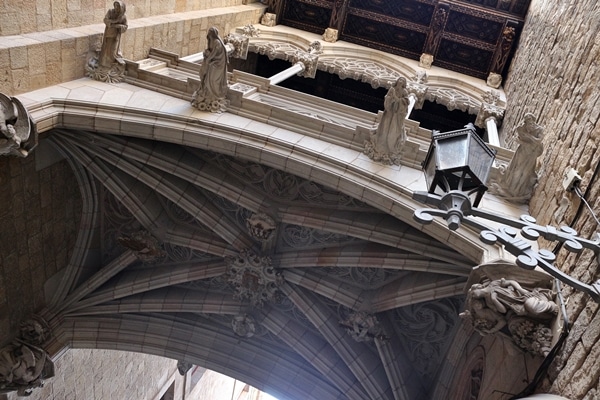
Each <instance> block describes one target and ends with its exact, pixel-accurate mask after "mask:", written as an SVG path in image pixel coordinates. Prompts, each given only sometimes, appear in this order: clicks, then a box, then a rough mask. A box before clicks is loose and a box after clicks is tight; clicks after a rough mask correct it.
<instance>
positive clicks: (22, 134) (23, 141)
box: [0, 93, 38, 157]
mask: <svg viewBox="0 0 600 400" xmlns="http://www.w3.org/2000/svg"><path fill="white" fill-rule="evenodd" d="M37 144H38V134H37V131H36V130H35V126H34V123H33V121H32V120H31V118H30V117H29V113H28V112H27V109H26V108H25V106H23V103H21V101H20V100H19V99H17V98H16V97H9V96H6V95H5V94H2V93H0V155H3V156H15V157H27V156H28V155H29V153H30V152H31V150H33V149H34V148H35V147H36V146H37Z"/></svg>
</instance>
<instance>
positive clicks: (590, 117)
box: [504, 0, 600, 400]
mask: <svg viewBox="0 0 600 400" xmlns="http://www.w3.org/2000/svg"><path fill="white" fill-rule="evenodd" d="M599 60H600V3H598V2H597V1H596V0H579V1H570V0H555V1H549V0H533V1H532V3H531V7H530V12H529V15H528V17H527V20H526V25H525V29H524V31H523V34H522V36H521V39H520V43H519V48H518V51H517V55H516V57H515V60H514V62H513V65H512V67H511V71H510V75H509V79H508V81H507V83H506V86H505V89H506V91H507V97H508V99H509V102H508V107H507V109H508V112H507V115H506V118H505V121H504V134H505V135H507V137H508V140H509V141H510V140H511V139H512V137H513V135H514V130H513V129H514V127H515V126H516V125H517V124H519V123H520V121H521V120H522V118H523V115H524V114H525V113H526V112H532V113H533V114H535V115H536V116H537V117H538V123H539V124H540V125H542V126H544V127H545V138H544V147H545V151H544V154H543V155H542V156H541V157H540V158H539V160H538V161H539V164H540V179H539V184H538V186H537V188H536V191H535V194H534V196H533V198H532V199H531V202H530V213H531V215H533V216H534V217H536V218H537V219H538V222H539V223H541V224H552V225H557V224H562V225H566V224H569V223H570V222H571V221H573V219H574V218H575V214H576V213H575V210H576V209H577V207H578V206H579V201H578V198H577V197H576V196H575V195H573V194H566V193H565V191H564V189H563V188H562V185H561V182H562V178H563V173H564V171H565V170H566V169H567V167H573V168H575V169H577V170H578V171H579V174H580V175H581V176H583V181H582V184H581V187H582V190H583V191H585V190H586V188H588V186H590V180H591V179H592V176H593V175H594V170H595V169H596V166H597V165H598V163H599V162H600V152H598V151H597V149H598V145H599V144H600V143H599V142H600V125H599V124H598V117H599V115H600V89H599V86H598V84H599V78H598V76H599V74H598V73H599V72H600V70H599V66H598V62H599ZM595 179H596V180H595V181H594V182H593V184H592V185H591V188H590V191H589V193H588V195H587V199H588V201H589V203H590V204H591V206H592V207H593V209H594V210H595V211H596V212H600V177H598V178H595ZM574 227H575V229H577V230H578V231H579V232H580V234H581V236H583V237H586V238H590V237H591V236H592V235H593V233H594V232H596V231H599V230H600V227H599V226H598V225H597V224H596V222H595V220H594V219H593V217H592V216H591V215H590V213H589V212H587V211H585V210H584V211H583V213H582V214H581V217H579V218H578V219H577V222H576V224H575V226H574ZM549 248H550V249H552V247H549ZM557 265H559V266H561V268H563V269H564V270H565V271H566V272H569V273H570V274H571V275H573V276H575V277H577V278H578V279H580V280H582V281H584V282H588V283H589V282H592V281H594V280H597V279H598V278H599V277H600V276H599V273H598V262H597V260H596V258H595V257H594V256H593V254H591V253H590V252H584V253H583V254H582V255H580V256H574V255H569V253H567V252H566V251H565V250H562V251H561V252H560V253H559V256H558V261H557ZM564 293H565V294H566V295H567V296H568V297H569V299H568V306H567V311H568V314H569V318H570V321H571V322H572V324H573V329H572V332H571V334H570V336H569V338H568V340H567V343H566V345H565V347H564V348H563V350H562V352H561V354H560V355H559V357H558V358H557V360H556V361H555V362H554V364H553V366H552V368H551V372H550V375H549V378H550V381H549V382H547V384H546V389H549V390H550V391H551V392H553V393H557V394H561V395H563V396H565V397H567V398H569V399H572V400H580V399H585V400H592V399H598V398H600V384H599V378H600V342H599V339H600V314H599V313H598V305H597V304H595V303H594V302H592V301H590V299H589V297H587V296H584V295H582V294H581V293H576V292H573V291H572V290H571V289H570V288H565V289H564Z"/></svg>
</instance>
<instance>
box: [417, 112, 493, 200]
mask: <svg viewBox="0 0 600 400" xmlns="http://www.w3.org/2000/svg"><path fill="white" fill-rule="evenodd" d="M495 157H496V151H495V150H492V149H490V148H489V147H488V146H487V145H486V144H485V142H484V141H483V140H482V139H481V138H480V137H479V136H478V135H477V132H476V131H475V127H474V126H473V124H468V125H467V126H465V127H464V129H459V130H456V131H451V132H443V133H441V132H436V131H434V133H433V136H432V140H431V145H430V146H429V151H428V152H427V156H426V157H425V161H423V170H424V171H425V180H426V182H427V189H428V191H429V193H436V191H438V192H439V190H441V191H442V192H443V193H448V192H450V191H453V190H458V191H460V192H468V193H469V194H471V193H477V195H476V197H475V201H474V202H473V206H474V207H477V206H478V205H479V202H480V201H481V198H482V197H483V194H484V193H485V191H486V190H487V186H485V184H486V181H487V178H488V175H489V173H490V170H491V168H492V164H493V163H494V158H495Z"/></svg>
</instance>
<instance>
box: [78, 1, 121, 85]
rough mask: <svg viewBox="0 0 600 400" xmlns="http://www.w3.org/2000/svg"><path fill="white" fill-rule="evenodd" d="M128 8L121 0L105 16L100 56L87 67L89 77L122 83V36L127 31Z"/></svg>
mask: <svg viewBox="0 0 600 400" xmlns="http://www.w3.org/2000/svg"><path fill="white" fill-rule="evenodd" d="M125 11H126V6H125V3H124V2H123V1H121V0H117V1H115V2H114V3H113V8H112V9H110V10H108V11H107V12H106V15H105V16H104V24H105V25H106V26H105V28H104V36H103V38H102V47H101V48H100V54H99V55H98V56H97V57H93V58H92V59H90V61H89V62H88V65H87V66H86V71H87V76H89V77H90V78H92V79H95V80H98V81H103V82H111V83H112V82H120V81H122V80H123V77H124V75H125V60H124V59H123V54H122V53H121V34H122V33H124V32H125V31H126V30H127V27H128V25H127V17H126V16H125Z"/></svg>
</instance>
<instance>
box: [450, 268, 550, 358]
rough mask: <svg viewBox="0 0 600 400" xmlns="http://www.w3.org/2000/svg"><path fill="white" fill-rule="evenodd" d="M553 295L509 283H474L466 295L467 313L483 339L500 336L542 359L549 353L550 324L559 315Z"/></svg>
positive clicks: (538, 289) (548, 292)
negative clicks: (504, 335)
mask: <svg viewBox="0 0 600 400" xmlns="http://www.w3.org/2000/svg"><path fill="white" fill-rule="evenodd" d="M553 296H554V294H553V292H552V291H551V290H549V289H544V288H538V287H535V288H524V287H523V286H522V285H521V284H519V282H517V281H515V280H512V279H505V278H501V279H495V280H492V281H485V282H483V283H476V284H474V285H472V286H471V288H470V289H469V292H468V293H467V301H466V310H465V311H464V312H463V313H461V317H463V318H468V319H470V320H471V323H472V324H473V328H474V329H475V330H476V331H478V332H479V333H480V334H482V335H489V334H494V333H497V332H502V333H505V334H507V335H509V336H510V337H511V338H512V339H513V340H514V341H515V343H517V345H519V347H521V348H522V349H524V350H526V351H528V352H530V353H533V354H538V355H542V356H545V355H546V354H547V352H548V351H549V350H550V348H551V345H550V342H551V340H552V333H551V330H550V328H549V324H550V321H551V320H552V319H553V318H555V317H556V315H557V314H558V306H557V304H556V303H555V302H554V300H553Z"/></svg>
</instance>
